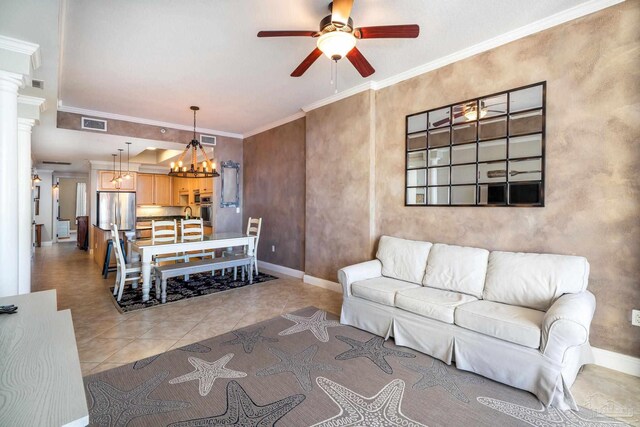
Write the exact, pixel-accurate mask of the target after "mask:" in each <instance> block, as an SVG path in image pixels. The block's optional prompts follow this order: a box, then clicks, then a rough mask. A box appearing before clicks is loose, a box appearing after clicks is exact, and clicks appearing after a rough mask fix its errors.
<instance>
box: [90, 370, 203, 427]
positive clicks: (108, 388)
mask: <svg viewBox="0 0 640 427" xmlns="http://www.w3.org/2000/svg"><path fill="white" fill-rule="evenodd" d="M168 375H169V371H162V372H159V373H158V374H156V375H155V376H153V377H151V378H150V379H148V380H147V381H145V382H143V383H142V384H140V385H138V386H137V387H134V388H133V389H131V390H121V389H119V388H117V387H115V386H113V385H111V384H108V383H106V382H104V381H101V380H97V381H92V382H89V383H88V384H87V389H88V390H89V394H90V395H91V398H92V400H93V406H92V407H91V409H90V410H89V416H90V418H91V424H93V425H107V426H126V425H127V424H129V422H130V421H131V420H133V419H134V418H138V417H143V416H145V415H154V414H162V413H164V412H171V411H177V410H179V409H185V408H189V407H190V406H191V405H190V404H189V403H187V402H180V401H174V400H155V399H150V398H149V395H150V394H151V393H152V392H153V391H154V390H155V389H156V388H158V386H159V385H160V384H161V383H162V381H164V379H165V378H167V376H168Z"/></svg>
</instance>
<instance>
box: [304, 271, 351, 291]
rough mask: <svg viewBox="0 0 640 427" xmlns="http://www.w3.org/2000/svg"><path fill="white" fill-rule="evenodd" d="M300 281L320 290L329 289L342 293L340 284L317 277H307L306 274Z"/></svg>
mask: <svg viewBox="0 0 640 427" xmlns="http://www.w3.org/2000/svg"><path fill="white" fill-rule="evenodd" d="M302 281H303V282H304V283H307V284H309V285H313V286H318V287H320V288H324V289H329V290H330V291H334V292H339V293H342V285H340V283H336V282H332V281H331V280H325V279H321V278H319V277H314V276H309V275H308V274H305V275H304V277H303V278H302Z"/></svg>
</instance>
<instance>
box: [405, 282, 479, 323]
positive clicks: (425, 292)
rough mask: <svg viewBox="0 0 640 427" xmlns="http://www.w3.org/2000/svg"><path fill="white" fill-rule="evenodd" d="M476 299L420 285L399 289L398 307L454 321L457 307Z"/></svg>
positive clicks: (436, 318) (437, 318)
mask: <svg viewBox="0 0 640 427" xmlns="http://www.w3.org/2000/svg"><path fill="white" fill-rule="evenodd" d="M476 300H477V298H475V297H472V296H471V295H465V294H461V293H458V292H449V291H443V290H440V289H433V288H425V287H420V288H411V289H403V290H401V291H398V293H397V294H396V307H398V308H401V309H403V310H407V311H410V312H412V313H416V314H419V315H420V316H424V317H429V318H431V319H435V320H439V321H441V322H445V323H453V313H454V311H455V308H456V307H457V306H459V305H460V304H464V303H467V302H471V301H476Z"/></svg>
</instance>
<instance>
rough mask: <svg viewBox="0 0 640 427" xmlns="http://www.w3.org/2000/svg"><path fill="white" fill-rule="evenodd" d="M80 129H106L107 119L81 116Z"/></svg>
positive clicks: (102, 130)
mask: <svg viewBox="0 0 640 427" xmlns="http://www.w3.org/2000/svg"><path fill="white" fill-rule="evenodd" d="M82 129H89V130H99V131H101V132H106V131H107V121H106V120H100V119H92V118H91V117H83V118H82Z"/></svg>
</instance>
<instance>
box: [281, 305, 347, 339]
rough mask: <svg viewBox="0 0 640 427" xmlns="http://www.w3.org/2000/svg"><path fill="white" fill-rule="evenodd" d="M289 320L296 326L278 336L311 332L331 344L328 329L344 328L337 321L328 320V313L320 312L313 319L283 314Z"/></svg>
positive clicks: (314, 314)
mask: <svg viewBox="0 0 640 427" xmlns="http://www.w3.org/2000/svg"><path fill="white" fill-rule="evenodd" d="M282 317H284V318H285V319H287V320H291V321H292V322H295V323H296V324H295V325H293V326H291V327H290V328H288V329H285V330H284V331H282V332H280V333H279V334H278V335H280V336H284V335H291V334H297V333H298V332H303V331H310V332H311V333H312V334H313V335H314V336H315V337H316V338H317V339H318V340H319V341H322V342H329V332H328V331H327V328H332V327H336V326H342V324H341V323H340V322H338V321H337V320H327V312H326V311H322V310H318V311H316V312H315V313H313V315H312V316H311V317H304V316H296V315H295V314H282Z"/></svg>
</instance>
